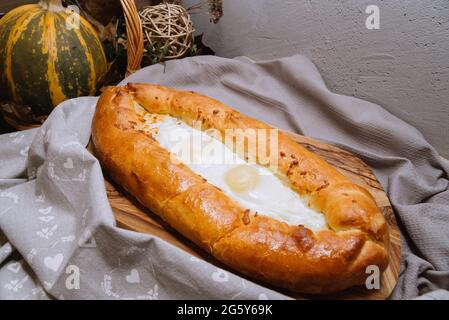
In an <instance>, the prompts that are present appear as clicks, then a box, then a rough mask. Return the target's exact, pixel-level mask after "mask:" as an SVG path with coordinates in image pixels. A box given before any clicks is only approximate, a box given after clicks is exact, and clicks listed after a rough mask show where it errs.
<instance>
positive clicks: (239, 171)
mask: <svg viewBox="0 0 449 320" xmlns="http://www.w3.org/2000/svg"><path fill="white" fill-rule="evenodd" d="M224 180H225V182H226V184H227V185H228V186H229V188H230V189H231V190H232V191H234V192H236V193H242V192H247V191H249V190H251V189H253V188H254V187H256V186H257V185H258V183H259V181H260V176H259V171H258V170H257V169H256V168H254V167H251V166H248V165H240V166H236V167H234V168H232V169H230V170H228V172H226V174H225V178H224Z"/></svg>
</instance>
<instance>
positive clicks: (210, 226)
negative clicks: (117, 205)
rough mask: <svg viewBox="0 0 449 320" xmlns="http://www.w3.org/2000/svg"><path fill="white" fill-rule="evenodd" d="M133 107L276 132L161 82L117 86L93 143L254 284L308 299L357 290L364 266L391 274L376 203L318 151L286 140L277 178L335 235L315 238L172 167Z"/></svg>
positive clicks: (110, 167) (142, 195)
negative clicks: (266, 284)
mask: <svg viewBox="0 0 449 320" xmlns="http://www.w3.org/2000/svg"><path fill="white" fill-rule="evenodd" d="M134 100H135V101H137V102H138V103H139V104H140V105H142V106H143V107H144V108H145V109H147V111H149V112H151V113H158V114H170V115H171V116H174V117H177V118H179V119H181V120H183V121H185V122H186V123H188V124H193V123H194V122H195V121H201V123H202V124H203V128H205V129H209V128H214V129H217V130H219V131H221V132H222V133H224V131H225V130H226V129H247V128H252V129H256V128H270V127H269V126H268V125H266V124H264V123H262V122H259V121H257V120H255V119H251V118H249V117H247V116H244V115H242V114H240V113H238V112H237V111H235V110H233V109H231V108H229V107H227V106H225V105H223V104H222V103H220V102H219V101H217V100H214V99H211V98H208V97H205V96H201V95H199V94H196V93H192V92H181V91H176V90H173V89H169V88H164V87H161V86H157V85H149V84H129V85H127V86H126V87H111V88H108V89H106V91H105V92H104V93H103V94H102V96H101V98H100V100H99V102H98V105H97V110H96V112H95V116H94V121H93V125H92V136H93V142H94V145H95V149H96V153H97V156H98V158H99V160H100V162H101V164H102V166H103V167H104V168H105V169H106V170H107V172H108V173H109V174H110V175H111V176H112V178H113V179H114V180H115V181H116V182H117V183H119V184H121V185H122V186H123V187H124V188H125V189H127V190H128V191H129V192H130V193H131V194H132V195H134V196H135V197H136V198H137V199H138V200H139V201H140V202H141V203H142V204H144V205H145V206H147V207H148V208H149V209H150V210H152V211H153V212H155V213H156V214H158V215H159V216H161V218H163V219H164V220H165V221H167V222H168V223H169V224H170V225H171V226H173V227H174V228H175V229H177V230H178V231H179V232H180V233H182V234H183V235H184V236H186V237H187V238H189V239H190V240H192V241H193V242H195V243H196V244H197V245H199V246H201V247H202V248H203V249H205V250H207V251H208V252H210V253H211V254H213V255H214V256H215V257H216V258H217V259H219V260H221V261H222V262H224V263H226V264H228V265H229V266H231V267H233V268H234V269H236V270H238V271H240V272H243V273H245V274H247V275H248V276H250V277H253V278H257V279H260V280H263V281H267V282H270V283H272V284H274V285H277V286H281V287H285V288H288V289H291V290H294V291H299V292H305V293H328V292H334V291H338V290H343V289H345V288H347V287H350V286H353V285H360V284H363V283H364V281H365V279H366V277H367V275H366V273H365V270H366V267H367V266H369V265H377V266H378V267H379V268H380V269H381V270H384V269H385V268H386V267H387V265H388V242H389V239H388V235H389V232H388V228H387V224H386V221H385V219H384V217H383V216H382V214H381V213H380V211H379V209H378V208H377V206H376V204H375V201H374V199H373V197H372V196H371V194H370V193H369V192H368V191H366V190H365V189H363V188H362V187H360V186H358V185H356V184H354V183H352V182H351V181H350V180H349V179H348V178H346V177H345V176H343V175H342V174H340V173H339V172H338V171H337V170H336V169H335V168H333V167H332V166H331V165H329V164H328V163H327V162H325V161H324V160H323V159H321V158H320V157H318V156H317V155H315V154H314V153H311V152H309V151H308V150H306V149H305V148H303V147H302V146H300V145H299V144H297V143H296V142H295V141H293V140H292V139H291V138H289V137H288V136H286V135H283V134H282V133H279V136H278V145H279V171H280V172H281V173H282V174H284V175H286V176H287V177H288V179H289V181H290V183H291V186H292V188H293V189H294V190H296V191H297V192H298V193H300V194H302V195H308V196H309V199H310V200H309V203H310V206H311V207H313V208H315V209H316V210H319V211H320V212H322V213H323V214H324V215H325V217H326V220H327V223H328V226H329V228H330V230H323V231H318V232H316V233H313V232H312V231H311V230H309V229H307V228H305V227H303V226H291V225H287V224H286V223H283V222H280V221H277V220H274V219H272V218H269V217H265V216H262V215H257V214H254V213H250V212H249V211H248V210H244V209H242V208H241V207H240V206H239V205H238V204H237V203H236V202H235V201H233V200H232V199H230V198H229V197H228V196H226V195H225V194H224V193H223V192H222V191H221V190H219V189H218V188H216V187H215V186H213V185H211V184H209V183H208V182H207V181H205V180H204V179H203V178H202V177H200V176H198V175H197V174H195V173H194V172H193V171H191V170H190V169H189V168H188V167H187V166H185V165H182V164H178V165H177V164H174V163H173V162H172V161H170V154H169V152H168V151H167V150H165V149H164V148H162V147H161V146H160V145H159V144H158V142H157V141H155V140H154V139H153V138H152V137H151V134H150V133H148V132H145V131H142V130H140V129H139V126H140V124H141V123H142V121H143V120H142V119H141V118H140V117H139V115H137V114H136V112H135V111H134V108H133V101H134ZM267 140H269V137H267ZM267 143H268V141H267ZM254 156H255V157H257V156H258V155H254ZM258 160H259V159H258Z"/></svg>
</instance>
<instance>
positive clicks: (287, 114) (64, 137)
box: [0, 56, 449, 299]
mask: <svg viewBox="0 0 449 320" xmlns="http://www.w3.org/2000/svg"><path fill="white" fill-rule="evenodd" d="M126 82H152V83H159V84H162V85H166V86H171V87H175V88H179V89H187V90H194V91H197V92H200V93H203V94H206V95H209V96H211V97H214V98H216V99H219V100H221V101H223V102H224V103H226V104H228V105H231V106H233V107H234V108H236V109H239V110H240V111H242V112H243V113H246V114H248V115H250V116H253V117H256V118H259V119H261V120H263V121H266V122H268V123H271V124H273V125H275V126H278V127H280V128H283V129H286V130H290V131H295V132H298V133H303V134H306V135H309V136H312V137H314V138H317V139H321V140H325V141H327V142H330V143H333V144H336V145H339V146H341V147H343V148H346V149H348V150H350V151H351V152H353V153H355V154H358V155H359V156H360V157H362V158H363V159H364V160H365V161H366V162H367V163H368V164H369V165H370V166H371V167H372V168H373V170H374V171H375V173H376V175H377V177H378V178H379V181H380V182H381V183H382V185H383V187H384V188H385V190H386V191H387V193H388V195H389V197H390V200H391V202H392V204H393V207H394V209H395V212H396V215H397V218H398V220H399V223H400V226H401V231H402V236H403V237H402V238H403V257H402V268H401V275H400V278H399V282H398V285H397V288H396V289H395V291H394V292H393V294H392V298H394V299H409V298H415V297H418V296H421V297H420V299H444V298H449V292H448V291H446V290H448V289H449V191H448V184H449V179H448V175H449V166H448V164H447V163H445V162H443V160H442V158H441V157H439V155H438V153H437V152H436V151H435V150H434V149H433V148H432V147H431V146H430V145H429V144H428V143H427V142H426V140H425V139H424V137H423V136H422V135H421V134H420V133H419V132H418V131H417V130H416V129H414V128H413V127H411V126H409V125H407V124H406V123H404V122H402V121H401V120H399V119H397V118H396V117H394V116H393V115H391V114H390V113H388V112H387V111H385V110H384V109H382V108H381V107H379V106H377V105H375V104H372V103H369V102H366V101H362V100H359V99H356V98H352V97H346V96H342V95H337V94H334V93H331V92H330V91H329V90H328V89H327V88H326V86H325V84H324V81H323V80H322V78H321V76H320V74H319V72H318V71H317V69H316V68H315V66H314V65H313V64H312V63H311V62H310V61H309V60H308V59H307V58H305V57H302V56H293V57H289V58H283V59H278V60H272V61H263V62H257V63H255V62H252V61H250V60H249V59H246V58H238V59H224V58H218V57H209V56H206V57H204V56H202V57H195V58H188V59H183V60H175V61H169V62H167V63H165V64H158V65H154V66H151V67H148V68H145V69H142V70H140V71H139V72H137V73H135V74H134V75H132V76H131V77H129V78H128V79H125V81H124V82H123V83H126ZM95 103H96V98H78V99H74V100H70V101H67V102H65V103H63V104H62V105H61V106H59V107H58V108H57V109H55V111H53V113H52V114H51V116H50V117H49V119H48V120H47V121H46V122H45V124H44V125H43V126H42V127H41V128H40V129H34V130H29V131H24V132H18V133H13V134H7V135H3V136H0V178H1V179H0V230H1V232H0V299H5V298H19V299H23V298H25V299H26V298H29V299H36V298H43V299H47V298H59V299H64V298H65V299H74V298H83V299H86V298H100V299H125V298H126V299H129V298H134V299H164V298H166V299H167V298H168V299H192V298H198V299H214V298H222V299H258V298H259V299H267V298H268V299H284V298H287V297H286V296H284V295H282V294H279V293H277V292H274V291H272V290H270V289H267V288H263V287H261V286H259V285H257V284H254V283H252V282H250V281H248V280H244V279H243V278H241V277H239V276H237V275H234V274H233V273H231V272H228V271H224V270H222V269H219V268H217V267H215V266H213V265H211V264H209V263H207V262H204V261H200V260H198V259H195V258H193V257H191V256H189V255H188V254H187V253H185V252H184V251H182V250H180V249H178V248H176V247H173V246H172V245H170V244H168V243H166V242H165V241H163V240H161V239H158V238H157V237H153V236H149V235H145V234H139V233H135V232H130V231H126V230H123V229H120V228H118V227H116V225H115V222H114V218H113V215H112V211H111V208H110V206H109V204H108V201H107V197H106V193H105V188H104V182H103V177H102V173H101V168H100V166H99V164H98V162H97V160H96V159H95V158H94V157H93V156H92V155H91V154H90V153H88V152H87V151H86V149H85V146H86V145H87V143H88V140H89V137H90V125H91V121H92V117H93V112H94V109H95ZM1 233H3V235H2V234H1Z"/></svg>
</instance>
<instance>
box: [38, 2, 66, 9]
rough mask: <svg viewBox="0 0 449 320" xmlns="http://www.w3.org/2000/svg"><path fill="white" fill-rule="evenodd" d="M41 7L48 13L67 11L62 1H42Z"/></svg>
mask: <svg viewBox="0 0 449 320" xmlns="http://www.w3.org/2000/svg"><path fill="white" fill-rule="evenodd" d="M39 5H40V6H42V8H44V9H45V10H48V11H54V12H59V11H64V10H65V8H64V6H63V5H62V1H61V0H40V1H39Z"/></svg>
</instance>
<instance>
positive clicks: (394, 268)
mask: <svg viewBox="0 0 449 320" xmlns="http://www.w3.org/2000/svg"><path fill="white" fill-rule="evenodd" d="M287 134H288V135H290V136H291V137H292V138H293V139H294V140H296V141H297V142H298V143H300V144H301V145H303V146H304V147H306V148H307V149H308V150H310V151H312V152H315V153H316V154H318V155H320V156H321V157H322V158H324V159H325V160H326V161H328V162H329V163H330V164H332V165H333V166H335V167H336V168H337V169H338V170H339V171H341V172H342V173H343V174H344V175H346V176H347V177H349V178H350V179H351V180H352V181H354V182H355V183H357V184H359V185H361V186H363V187H365V188H366V189H367V190H369V192H371V194H372V195H373V196H374V198H375V199H376V202H377V205H378V206H379V208H380V209H381V210H382V213H383V214H384V216H385V218H386V220H387V222H388V224H389V226H390V241H391V244H390V265H389V266H388V268H387V270H386V271H385V272H384V273H383V274H382V278H381V288H380V289H379V290H368V289H366V288H365V287H354V288H351V289H348V290H346V291H343V292H341V293H338V294H333V295H329V296H310V295H303V294H297V293H293V292H289V291H285V290H283V289H279V288H275V287H273V286H269V285H267V284H264V283H260V284H261V285H263V286H267V287H269V288H270V289H273V290H276V291H278V292H281V293H283V294H286V295H288V296H291V297H293V298H296V299H370V300H374V299H376V300H378V299H386V298H388V297H389V296H390V294H391V292H392V291H393V289H394V287H395V285H396V282H397V278H398V275H399V268H400V259H401V240H400V234H399V229H398V226H397V223H396V218H395V216H394V213H393V209H392V207H391V204H390V201H389V200H388V197H387V195H386V194H385V192H384V190H383V189H382V186H381V185H380V183H379V181H377V179H376V177H375V176H374V174H373V172H372V171H371V169H370V168H369V167H368V166H367V165H366V164H365V163H364V162H363V161H362V160H360V159H359V158H358V157H356V156H355V155H353V154H351V153H350V152H347V151H344V150H342V149H340V148H337V147H334V146H331V145H328V144H325V143H322V142H319V141H316V140H313V139H311V138H307V137H304V136H300V135H297V134H292V133H287ZM106 189H107V194H108V198H109V202H110V204H111V207H112V209H113V212H114V215H115V218H116V220H117V224H118V226H119V227H122V228H125V229H129V230H133V231H137V232H143V233H148V234H152V235H155V236H157V237H159V238H162V239H164V240H166V241H168V242H170V243H171V244H173V245H175V246H177V247H179V248H181V249H182V250H185V251H187V252H188V253H190V254H192V255H194V256H196V257H198V258H200V259H204V260H206V261H208V262H210V263H212V264H214V265H216V266H218V267H221V268H224V269H227V270H229V271H231V272H233V273H237V274H238V272H236V271H234V270H231V269H229V268H228V267H226V266H224V265H223V264H222V263H220V262H219V261H217V260H216V259H215V258H214V257H212V256H211V255H209V254H207V253H206V252H204V251H203V250H202V249H200V248H199V247H197V246H196V245H195V244H193V243H192V242H190V241H189V240H187V239H185V238H184V237H183V236H182V235H180V234H179V233H178V232H176V231H175V230H174V229H172V228H171V227H170V226H168V225H167V224H166V223H165V222H164V221H162V220H161V219H160V218H159V217H158V216H156V215H155V214H153V213H152V212H150V211H149V210H147V209H146V208H145V207H143V206H142V205H140V204H139V203H137V201H136V200H135V199H133V197H131V196H130V195H127V194H126V192H124V191H123V190H122V189H121V188H120V187H117V186H115V185H114V184H113V183H111V182H110V181H108V180H106ZM241 276H242V277H246V276H244V275H241Z"/></svg>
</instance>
